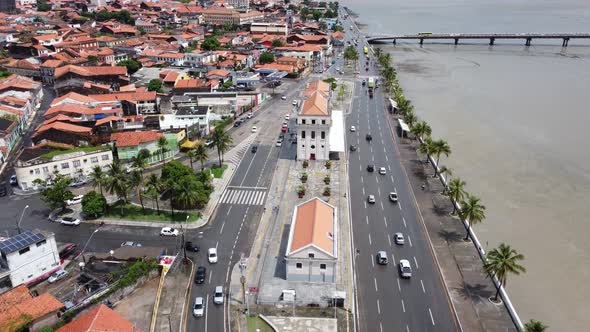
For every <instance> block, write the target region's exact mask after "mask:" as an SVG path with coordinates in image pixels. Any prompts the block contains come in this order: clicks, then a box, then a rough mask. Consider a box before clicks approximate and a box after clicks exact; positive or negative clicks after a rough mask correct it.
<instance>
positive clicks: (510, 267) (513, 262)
mask: <svg viewBox="0 0 590 332" xmlns="http://www.w3.org/2000/svg"><path fill="white" fill-rule="evenodd" d="M486 258H487V259H486V262H485V263H484V266H483V269H484V271H485V272H486V273H488V274H489V275H490V276H495V277H496V278H498V281H499V282H500V286H503V287H506V280H507V278H508V275H509V274H514V275H520V273H521V272H526V268H525V267H524V266H522V265H520V261H522V260H524V255H522V254H519V253H518V252H517V251H516V250H514V249H512V247H510V246H509V245H507V244H505V243H500V245H499V246H498V248H494V249H492V250H490V251H489V252H488V253H487V257H486ZM499 293H500V287H498V288H497V289H496V296H494V300H495V301H497V300H498V294H499ZM534 325H538V324H534ZM541 325H542V324H541ZM531 327H534V326H533V324H531ZM536 327H540V326H536ZM545 328H546V327H545ZM543 330H544V329H541V330H540V331H543ZM527 331H528V330H527ZM533 331H534V330H533Z"/></svg>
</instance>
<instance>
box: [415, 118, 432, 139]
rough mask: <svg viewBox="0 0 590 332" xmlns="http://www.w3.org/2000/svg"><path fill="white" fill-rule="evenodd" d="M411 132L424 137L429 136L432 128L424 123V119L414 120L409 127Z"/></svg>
mask: <svg viewBox="0 0 590 332" xmlns="http://www.w3.org/2000/svg"><path fill="white" fill-rule="evenodd" d="M410 131H411V132H412V134H414V135H416V137H418V138H421V139H424V137H430V135H431V134H432V128H430V125H428V123H426V121H419V122H416V123H415V124H414V125H413V126H412V128H410Z"/></svg>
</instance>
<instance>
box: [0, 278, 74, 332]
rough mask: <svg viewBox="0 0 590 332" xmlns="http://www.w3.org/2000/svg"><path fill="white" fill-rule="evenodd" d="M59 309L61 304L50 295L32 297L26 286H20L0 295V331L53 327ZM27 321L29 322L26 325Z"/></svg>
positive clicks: (35, 329)
mask: <svg viewBox="0 0 590 332" xmlns="http://www.w3.org/2000/svg"><path fill="white" fill-rule="evenodd" d="M61 308H63V304H62V303H61V302H59V301H58V300H57V299H56V298H55V297H53V296H52V295H51V294H49V293H44V294H41V295H40V296H37V297H33V296H32V295H31V293H29V289H28V288H27V286H25V285H20V286H18V287H15V288H13V289H11V290H9V291H8V292H5V293H2V294H0V331H14V330H15V329H16V328H17V327H21V328H27V327H28V330H31V331H37V330H39V329H41V328H43V327H45V326H51V325H54V324H56V323H57V322H58V321H59V318H58V317H57V312H58V311H59V310H60V309H61ZM27 320H30V321H31V322H30V323H28V324H27ZM22 324H25V326H22Z"/></svg>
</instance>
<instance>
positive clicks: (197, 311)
mask: <svg viewBox="0 0 590 332" xmlns="http://www.w3.org/2000/svg"><path fill="white" fill-rule="evenodd" d="M204 313H205V302H203V298H202V297H197V298H196V299H195V304H194V305H193V315H194V316H195V317H203V314H204Z"/></svg>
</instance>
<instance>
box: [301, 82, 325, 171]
mask: <svg viewBox="0 0 590 332" xmlns="http://www.w3.org/2000/svg"><path fill="white" fill-rule="evenodd" d="M303 94H304V97H306V98H307V99H306V100H305V101H304V102H303V104H302V105H301V109H300V110H299V114H298V115H297V159H299V160H328V159H330V127H331V125H332V118H331V109H330V105H329V98H330V85H329V84H328V83H326V82H324V81H321V80H317V81H313V82H311V83H310V84H309V86H308V87H307V89H306V90H305V91H304V92H303Z"/></svg>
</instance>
